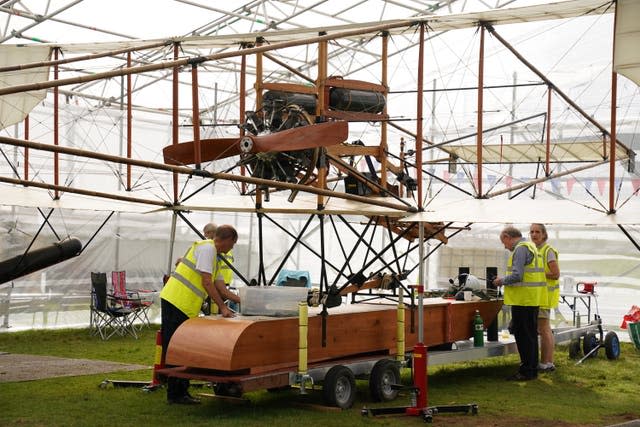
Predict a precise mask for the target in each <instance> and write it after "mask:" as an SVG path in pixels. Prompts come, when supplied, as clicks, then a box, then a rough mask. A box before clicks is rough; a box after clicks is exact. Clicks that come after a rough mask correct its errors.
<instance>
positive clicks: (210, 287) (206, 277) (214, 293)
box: [200, 271, 233, 317]
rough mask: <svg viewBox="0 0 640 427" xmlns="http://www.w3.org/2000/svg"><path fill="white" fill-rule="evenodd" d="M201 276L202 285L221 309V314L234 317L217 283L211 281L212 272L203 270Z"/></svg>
mask: <svg viewBox="0 0 640 427" xmlns="http://www.w3.org/2000/svg"><path fill="white" fill-rule="evenodd" d="M200 276H201V277H202V286H203V287H204V289H205V290H206V291H207V294H208V295H209V296H210V297H211V299H212V300H213V301H214V302H215V303H216V305H217V306H218V308H219V309H220V314H222V316H223V317H233V311H231V310H230V309H229V307H227V306H226V305H224V299H223V298H222V296H221V294H220V292H218V288H217V286H216V284H214V283H211V274H210V273H205V272H203V271H201V272H200ZM223 285H224V283H223Z"/></svg>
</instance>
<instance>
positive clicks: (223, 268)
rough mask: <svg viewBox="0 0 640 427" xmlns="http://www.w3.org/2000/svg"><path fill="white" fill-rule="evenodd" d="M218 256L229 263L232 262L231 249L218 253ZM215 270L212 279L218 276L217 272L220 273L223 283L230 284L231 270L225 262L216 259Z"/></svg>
mask: <svg viewBox="0 0 640 427" xmlns="http://www.w3.org/2000/svg"><path fill="white" fill-rule="evenodd" d="M218 258H225V259H226V260H227V261H229V263H230V264H233V249H232V250H230V251H229V252H227V253H225V254H218ZM216 270H217V271H216V274H215V276H213V278H214V279H215V278H216V277H217V276H218V274H221V275H222V280H224V283H225V284H227V285H229V284H231V281H232V280H233V270H232V269H231V267H229V266H228V265H227V263H226V262H224V261H223V260H221V259H218V262H217V264H216Z"/></svg>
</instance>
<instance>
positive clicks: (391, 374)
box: [369, 359, 400, 402]
mask: <svg viewBox="0 0 640 427" xmlns="http://www.w3.org/2000/svg"><path fill="white" fill-rule="evenodd" d="M394 384H400V369H399V368H398V364H397V363H396V362H394V361H393V360H390V359H382V360H378V361H377V362H376V364H375V365H373V368H372V369H371V376H370V377H369V391H370V392H371V397H372V399H373V401H374V402H388V401H390V400H394V399H395V398H396V397H398V392H399V390H397V389H395V388H394V387H393V385H394Z"/></svg>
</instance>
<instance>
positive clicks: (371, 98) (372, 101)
mask: <svg viewBox="0 0 640 427" xmlns="http://www.w3.org/2000/svg"><path fill="white" fill-rule="evenodd" d="M385 103H386V100H385V98H384V95H383V94H382V93H380V92H372V91H366V90H356V89H345V88H340V87H334V88H331V90H330V91H329V107H331V108H333V109H335V110H342V111H354V112H359V113H374V114H378V113H381V112H382V110H384V106H385Z"/></svg>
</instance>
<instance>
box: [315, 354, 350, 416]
mask: <svg viewBox="0 0 640 427" xmlns="http://www.w3.org/2000/svg"><path fill="white" fill-rule="evenodd" d="M322 394H323V397H324V401H325V403H326V404H327V405H329V406H337V407H338V408H342V409H348V408H351V406H352V405H353V402H354V401H355V400H356V378H355V376H354V375H353V372H351V369H349V368H347V367H346V366H343V365H336V366H334V367H332V368H331V369H329V372H327V375H326V376H325V377H324V384H323V386H322Z"/></svg>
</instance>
